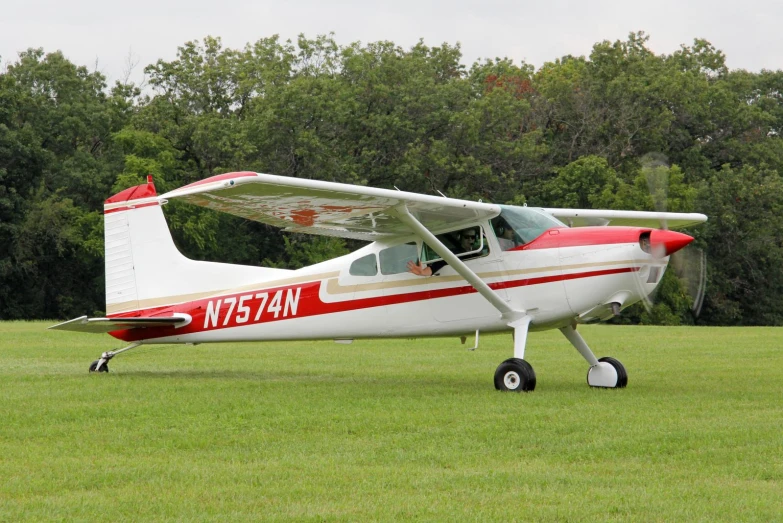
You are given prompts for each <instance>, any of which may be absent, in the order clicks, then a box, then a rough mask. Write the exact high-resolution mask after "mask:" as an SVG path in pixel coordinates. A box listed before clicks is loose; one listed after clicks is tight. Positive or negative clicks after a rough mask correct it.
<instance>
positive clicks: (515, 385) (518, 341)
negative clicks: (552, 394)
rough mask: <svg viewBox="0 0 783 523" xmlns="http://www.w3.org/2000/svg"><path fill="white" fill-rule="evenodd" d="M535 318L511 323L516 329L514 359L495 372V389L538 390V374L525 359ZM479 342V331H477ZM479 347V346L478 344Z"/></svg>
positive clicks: (520, 319) (511, 390) (526, 318)
mask: <svg viewBox="0 0 783 523" xmlns="http://www.w3.org/2000/svg"><path fill="white" fill-rule="evenodd" d="M532 319H533V318H532V317H530V316H522V317H519V318H517V319H516V320H514V321H511V322H509V324H508V326H509V327H511V328H512V329H514V357H513V358H509V359H507V360H506V361H504V362H503V363H501V364H500V365H498V368H497V370H496V371H495V388H496V389H497V390H502V391H504V392H507V391H508V392H531V391H532V390H533V389H535V388H536V373H535V371H533V367H531V366H530V364H529V363H528V362H526V361H525V360H524V359H523V358H524V357H525V344H526V343H527V330H528V327H529V326H530V322H531V320H532ZM476 336H477V338H476V339H477V340H478V331H476ZM477 345H478V344H477Z"/></svg>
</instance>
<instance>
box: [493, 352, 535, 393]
mask: <svg viewBox="0 0 783 523" xmlns="http://www.w3.org/2000/svg"><path fill="white" fill-rule="evenodd" d="M495 388H496V389H497V390H500V391H503V392H532V391H533V390H534V389H535V388H536V373H535V371H534V370H533V367H532V366H531V365H530V364H529V363H528V362H526V361H525V360H521V359H519V358H510V359H507V360H506V361H504V362H503V363H501V364H500V365H498V368H497V370H496V371H495Z"/></svg>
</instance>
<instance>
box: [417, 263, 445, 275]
mask: <svg viewBox="0 0 783 523" xmlns="http://www.w3.org/2000/svg"><path fill="white" fill-rule="evenodd" d="M444 265H446V262H445V261H443V260H440V261H436V262H434V263H432V264H431V265H424V264H423V263H421V262H420V261H419V262H418V263H413V262H412V261H409V262H408V272H412V273H413V274H416V275H418V276H432V275H433V274H435V273H437V272H438V271H439V270H441V269H442V268H443V266H444Z"/></svg>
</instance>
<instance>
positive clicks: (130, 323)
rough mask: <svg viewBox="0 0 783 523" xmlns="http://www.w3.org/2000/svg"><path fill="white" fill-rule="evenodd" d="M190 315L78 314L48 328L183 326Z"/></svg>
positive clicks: (100, 329)
mask: <svg viewBox="0 0 783 523" xmlns="http://www.w3.org/2000/svg"><path fill="white" fill-rule="evenodd" d="M190 320H191V318H190V316H189V315H187V314H181V313H180V314H177V316H163V317H161V316H158V317H154V318H149V317H147V318H145V317H136V318H88V317H87V316H80V317H79V318H75V319H73V320H68V321H64V322H62V323H58V324H57V325H52V326H51V327H49V328H50V329H55V330H62V331H76V332H96V333H106V332H112V331H118V330H126V329H143V328H146V327H184V326H185V325H187V324H188V323H190Z"/></svg>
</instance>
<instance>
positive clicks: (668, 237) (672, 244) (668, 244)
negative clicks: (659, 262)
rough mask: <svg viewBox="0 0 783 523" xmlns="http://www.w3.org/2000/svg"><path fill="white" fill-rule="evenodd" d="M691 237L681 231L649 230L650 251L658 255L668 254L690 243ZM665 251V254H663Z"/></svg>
mask: <svg viewBox="0 0 783 523" xmlns="http://www.w3.org/2000/svg"><path fill="white" fill-rule="evenodd" d="M692 241H693V237H691V236H688V235H687V234H683V233H681V232H675V231H667V230H654V231H651V232H650V246H651V247H652V252H653V253H654V254H658V255H659V256H661V257H663V256H669V255H670V254H672V253H675V252H677V251H679V250H680V249H682V248H683V247H685V246H686V245H688V244H689V243H691V242H692ZM663 253H665V254H663Z"/></svg>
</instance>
